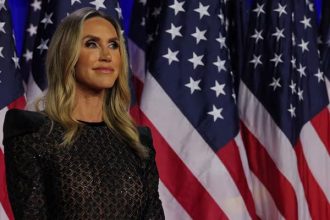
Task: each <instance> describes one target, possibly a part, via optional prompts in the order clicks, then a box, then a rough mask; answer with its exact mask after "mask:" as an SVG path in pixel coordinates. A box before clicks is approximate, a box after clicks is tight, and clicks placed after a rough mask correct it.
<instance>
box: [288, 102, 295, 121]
mask: <svg viewBox="0 0 330 220" xmlns="http://www.w3.org/2000/svg"><path fill="white" fill-rule="evenodd" d="M288 111H289V112H290V115H291V118H293V117H296V107H293V105H292V104H290V108H289V109H288Z"/></svg>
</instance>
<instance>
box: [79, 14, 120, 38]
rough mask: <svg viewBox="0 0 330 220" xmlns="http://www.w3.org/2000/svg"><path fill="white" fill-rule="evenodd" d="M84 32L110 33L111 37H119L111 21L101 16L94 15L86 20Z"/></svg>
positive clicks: (94, 33) (91, 33)
mask: <svg viewBox="0 0 330 220" xmlns="http://www.w3.org/2000/svg"><path fill="white" fill-rule="evenodd" d="M82 34H83V36H85V35H109V37H117V32H116V29H115V27H114V26H113V25H112V24H111V22H110V21H108V20H106V19H104V18H101V17H92V18H89V19H87V20H85V21H84V23H83V26H82Z"/></svg>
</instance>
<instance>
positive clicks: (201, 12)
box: [194, 3, 210, 19]
mask: <svg viewBox="0 0 330 220" xmlns="http://www.w3.org/2000/svg"><path fill="white" fill-rule="evenodd" d="M209 7H210V6H209V5H206V6H203V5H202V3H199V7H198V8H196V9H194V11H196V12H198V13H199V19H202V18H203V16H204V15H205V16H210V14H209V12H208V11H207V9H208V8H209Z"/></svg>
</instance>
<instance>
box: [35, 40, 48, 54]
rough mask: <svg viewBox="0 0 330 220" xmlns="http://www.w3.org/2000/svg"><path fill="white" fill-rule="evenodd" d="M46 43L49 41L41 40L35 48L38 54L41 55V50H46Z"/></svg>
mask: <svg viewBox="0 0 330 220" xmlns="http://www.w3.org/2000/svg"><path fill="white" fill-rule="evenodd" d="M48 41H49V39H47V40H44V39H41V43H40V45H39V46H38V47H37V49H39V50H40V54H42V52H43V50H48V46H47V44H48Z"/></svg>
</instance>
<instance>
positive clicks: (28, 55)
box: [23, 49, 33, 62]
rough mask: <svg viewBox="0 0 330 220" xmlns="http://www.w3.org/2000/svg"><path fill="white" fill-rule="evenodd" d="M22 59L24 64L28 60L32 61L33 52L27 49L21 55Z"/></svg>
mask: <svg viewBox="0 0 330 220" xmlns="http://www.w3.org/2000/svg"><path fill="white" fill-rule="evenodd" d="M23 57H25V60H26V62H28V61H29V60H32V58H33V52H32V51H30V50H28V49H27V50H26V51H25V53H24V54H23Z"/></svg>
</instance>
